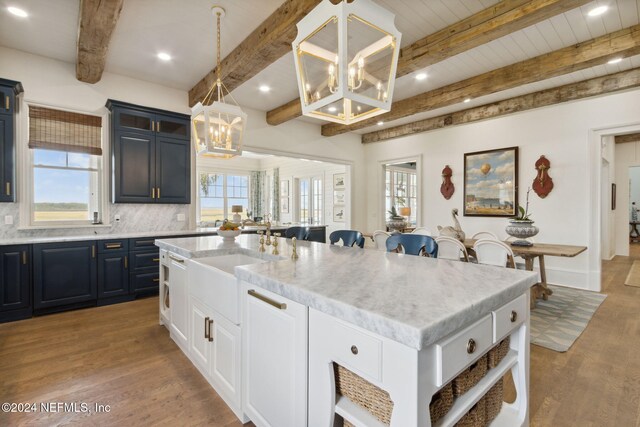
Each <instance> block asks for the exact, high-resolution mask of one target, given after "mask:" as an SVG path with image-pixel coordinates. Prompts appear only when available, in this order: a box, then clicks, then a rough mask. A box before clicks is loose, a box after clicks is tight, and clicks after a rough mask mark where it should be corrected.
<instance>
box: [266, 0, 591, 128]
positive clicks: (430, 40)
mask: <svg viewBox="0 0 640 427" xmlns="http://www.w3.org/2000/svg"><path fill="white" fill-rule="evenodd" d="M590 1H591V0H503V1H501V2H500V3H498V4H495V5H493V6H491V7H488V8H486V9H484V10H482V11H480V12H478V13H476V14H474V15H471V16H470V17H468V18H466V19H463V20H462V21H459V22H456V23H455V24H452V25H449V26H448V27H446V28H443V29H442V30H440V31H437V32H435V33H433V34H430V35H428V36H427V37H425V38H423V39H420V40H418V41H417V42H415V43H413V44H411V45H410V46H406V47H404V48H403V49H401V50H400V56H399V59H398V68H397V71H396V78H399V77H402V76H405V75H407V74H410V73H412V72H415V71H417V70H420V69H423V68H425V67H427V66H429V65H433V64H436V63H438V62H440V61H444V60H445V59H447V58H451V57H453V56H455V55H457V54H459V53H462V52H466V51H468V50H470V49H473V48H475V47H478V46H480V45H483V44H485V43H489V42H490V41H493V40H496V39H498V38H500V37H503V36H505V35H507V34H511V33H513V32H515V31H518V30H521V29H523V28H526V27H528V26H531V25H533V24H536V23H538V22H541V21H544V20H546V19H549V18H551V17H553V16H557V15H559V14H561V13H564V12H566V11H568V10H571V9H575V8H577V7H580V6H582V5H583V4H586V3H589V2H590ZM301 115H302V108H301V106H300V100H299V99H294V100H292V101H290V102H288V103H287V104H285V105H282V106H280V107H278V108H275V109H273V110H271V111H269V112H268V113H267V123H269V124H271V125H279V124H281V123H284V122H286V121H289V120H292V119H295V118H296V117H299V116H301Z"/></svg>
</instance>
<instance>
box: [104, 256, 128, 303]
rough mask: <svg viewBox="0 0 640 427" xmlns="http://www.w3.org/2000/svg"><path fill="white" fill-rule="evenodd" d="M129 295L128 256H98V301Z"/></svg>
mask: <svg viewBox="0 0 640 427" xmlns="http://www.w3.org/2000/svg"><path fill="white" fill-rule="evenodd" d="M123 295H129V254H128V252H115V253H114V252H109V253H101V254H99V255H98V300H103V299H106V298H112V297H118V296H123Z"/></svg>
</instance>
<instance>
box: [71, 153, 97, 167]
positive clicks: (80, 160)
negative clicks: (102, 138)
mask: <svg viewBox="0 0 640 427" xmlns="http://www.w3.org/2000/svg"><path fill="white" fill-rule="evenodd" d="M92 157H94V156H92V155H91V154H84V153H69V154H68V158H67V160H68V162H69V164H68V166H69V167H72V168H87V169H88V168H90V167H91V158H92Z"/></svg>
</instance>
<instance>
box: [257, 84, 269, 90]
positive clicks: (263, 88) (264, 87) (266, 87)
mask: <svg viewBox="0 0 640 427" xmlns="http://www.w3.org/2000/svg"><path fill="white" fill-rule="evenodd" d="M258 89H259V90H260V92H269V91H270V90H271V88H270V87H269V86H267V85H261V86H260V87H259V88H258Z"/></svg>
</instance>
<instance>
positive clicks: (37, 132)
mask: <svg viewBox="0 0 640 427" xmlns="http://www.w3.org/2000/svg"><path fill="white" fill-rule="evenodd" d="M29 148H43V149H46V150H56V151H71V152H74V153H86V154H94V155H102V117H99V116H91V115H88V114H79V113H72V112H69V111H61V110H54V109H51V108H44V107H37V106H29Z"/></svg>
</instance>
